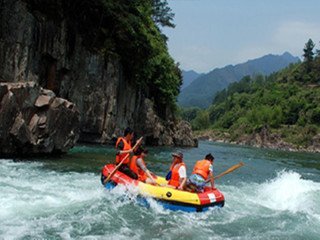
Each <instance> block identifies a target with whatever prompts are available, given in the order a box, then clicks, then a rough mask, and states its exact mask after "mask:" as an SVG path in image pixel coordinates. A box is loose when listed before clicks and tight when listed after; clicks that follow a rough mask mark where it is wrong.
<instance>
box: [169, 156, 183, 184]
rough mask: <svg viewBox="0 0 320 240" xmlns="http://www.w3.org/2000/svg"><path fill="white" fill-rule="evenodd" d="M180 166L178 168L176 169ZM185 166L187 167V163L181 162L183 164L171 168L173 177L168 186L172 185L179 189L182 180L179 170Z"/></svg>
mask: <svg viewBox="0 0 320 240" xmlns="http://www.w3.org/2000/svg"><path fill="white" fill-rule="evenodd" d="M176 165H178V166H177V167H174V166H176ZM182 166H184V167H186V165H185V163H184V162H181V163H177V164H175V163H173V164H172V165H171V167H170V171H172V175H171V179H170V180H169V182H168V184H169V185H171V186H174V187H179V186H180V182H179V179H180V175H179V169H180V168H181V167H182Z"/></svg>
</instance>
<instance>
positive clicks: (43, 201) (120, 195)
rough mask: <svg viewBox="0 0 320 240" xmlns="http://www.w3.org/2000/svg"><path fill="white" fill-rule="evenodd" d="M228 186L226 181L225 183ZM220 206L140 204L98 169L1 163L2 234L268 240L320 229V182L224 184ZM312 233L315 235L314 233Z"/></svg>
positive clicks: (289, 174) (289, 178)
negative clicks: (191, 208)
mask: <svg viewBox="0 0 320 240" xmlns="http://www.w3.org/2000/svg"><path fill="white" fill-rule="evenodd" d="M222 183H223V182H222ZM217 187H218V188H219V190H220V191H221V192H222V193H223V194H224V196H225V198H226V205H225V207H224V208H221V209H218V208H217V209H210V210H209V211H207V212H204V213H185V212H180V211H178V212H173V211H170V210H165V209H163V207H162V206H161V205H160V204H158V203H157V202H156V201H155V200H153V199H150V198H147V202H148V205H149V206H150V207H149V208H147V207H145V206H141V204H139V201H138V200H137V198H136V197H135V196H136V194H137V193H138V192H137V191H133V192H132V193H128V191H127V190H126V188H125V187H124V186H118V187H116V188H114V189H112V190H107V189H105V188H104V187H103V186H102V185H101V183H100V176H99V175H98V174H94V173H90V172H89V173H88V172H84V173H78V172H57V171H53V170H50V169H47V168H46V167H45V164H44V163H37V162H28V163H23V162H14V161H8V160H6V161H2V162H1V164H0V222H1V228H0V239H26V238H41V239H42V238H48V239H50V238H51V239H54V238H61V239H106V237H108V238H110V239H128V238H130V239H144V238H146V239H148V238H154V239H222V238H227V239H259V236H260V234H261V233H263V239H270V238H281V237H283V238H286V236H293V238H299V237H301V236H306V237H307V238H308V237H309V238H311V239H312V237H314V236H316V235H318V234H320V230H319V226H320V218H319V216H320V212H319V211H320V183H319V182H314V181H311V180H307V179H303V178H302V177H301V175H300V174H299V173H297V172H294V171H285V170H283V171H280V172H278V174H277V176H276V177H274V178H273V179H269V180H265V181H263V182H262V183H256V182H250V183H243V182H242V183H239V185H237V186H235V185H228V184H225V185H223V184H220V183H219V182H217ZM308 234H309V235H308Z"/></svg>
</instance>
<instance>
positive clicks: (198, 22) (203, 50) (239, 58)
mask: <svg viewBox="0 0 320 240" xmlns="http://www.w3.org/2000/svg"><path fill="white" fill-rule="evenodd" d="M167 2H168V6H169V7H170V8H171V9H172V12H173V13H174V14H175V17H174V21H173V22H174V24H175V25H176V27H175V28H168V27H165V28H163V29H162V31H163V33H164V34H165V35H166V36H167V37H168V38H169V40H168V47H169V53H170V55H171V56H172V57H173V58H174V59H175V61H176V62H179V63H180V68H181V69H183V70H194V71H196V72H198V73H207V72H210V71H212V70H213V69H215V68H221V67H224V66H226V65H230V64H232V65H235V64H239V63H243V62H246V61H248V60H250V59H255V58H259V57H262V56H264V55H267V54H280V55H281V54H283V53H284V52H286V51H287V52H289V53H291V54H292V55H293V56H297V57H300V58H301V59H302V55H303V48H304V46H305V43H306V42H307V41H308V40H309V39H310V38H311V39H312V40H313V42H314V43H315V49H320V43H319V41H320V0H167Z"/></svg>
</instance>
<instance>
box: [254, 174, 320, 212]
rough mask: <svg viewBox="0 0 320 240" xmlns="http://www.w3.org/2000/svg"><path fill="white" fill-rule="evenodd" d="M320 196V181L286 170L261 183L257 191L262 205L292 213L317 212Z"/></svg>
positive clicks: (319, 207)
mask: <svg viewBox="0 0 320 240" xmlns="http://www.w3.org/2000/svg"><path fill="white" fill-rule="evenodd" d="M319 198H320V183H317V182H313V181H311V180H305V179H302V178H301V175H300V174H299V173H296V172H293V171H285V170H282V171H280V172H278V173H277V177H275V178H274V179H272V180H270V181H267V182H265V183H263V184H261V185H260V186H259V187H258V191H257V199H258V201H259V202H260V204H261V205H262V206H265V207H267V208H270V209H273V210H278V211H290V212H292V213H296V212H305V213H309V214H314V213H316V214H317V213H318V212H317V211H318V210H319V209H320V205H319V200H318V199H319ZM315 200H316V201H315Z"/></svg>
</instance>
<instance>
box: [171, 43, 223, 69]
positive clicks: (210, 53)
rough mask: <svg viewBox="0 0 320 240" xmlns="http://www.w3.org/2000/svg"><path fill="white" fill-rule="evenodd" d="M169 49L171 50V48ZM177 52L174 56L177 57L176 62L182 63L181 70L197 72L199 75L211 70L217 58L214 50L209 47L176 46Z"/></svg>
mask: <svg viewBox="0 0 320 240" xmlns="http://www.w3.org/2000/svg"><path fill="white" fill-rule="evenodd" d="M169 49H171V48H170V47H169ZM172 49H175V52H174V53H173V54H172V55H173V56H175V61H177V62H180V63H181V68H182V69H184V70H191V69H192V70H195V71H197V72H199V73H202V72H206V71H208V69H211V68H212V66H213V63H212V61H211V60H209V59H212V58H214V57H216V56H217V54H216V53H215V52H214V50H213V49H212V48H210V47H207V46H197V45H183V44H181V45H180V46H178V47H177V46H176V47H174V48H172Z"/></svg>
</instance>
